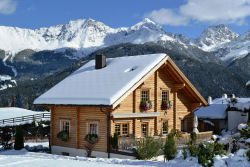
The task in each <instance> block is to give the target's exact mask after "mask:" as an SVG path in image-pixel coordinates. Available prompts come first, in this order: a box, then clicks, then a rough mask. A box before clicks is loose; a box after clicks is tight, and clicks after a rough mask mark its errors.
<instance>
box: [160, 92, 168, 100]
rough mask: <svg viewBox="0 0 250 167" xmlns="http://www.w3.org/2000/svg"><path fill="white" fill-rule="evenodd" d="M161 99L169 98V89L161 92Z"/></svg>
mask: <svg viewBox="0 0 250 167" xmlns="http://www.w3.org/2000/svg"><path fill="white" fill-rule="evenodd" d="M161 99H162V101H167V100H169V95H168V91H166V90H164V91H162V92H161Z"/></svg>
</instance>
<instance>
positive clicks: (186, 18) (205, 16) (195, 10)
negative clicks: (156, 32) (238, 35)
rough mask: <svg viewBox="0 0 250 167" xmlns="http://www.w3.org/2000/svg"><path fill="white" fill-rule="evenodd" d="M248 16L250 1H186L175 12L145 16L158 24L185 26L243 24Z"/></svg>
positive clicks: (157, 12)
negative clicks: (200, 23)
mask: <svg viewBox="0 0 250 167" xmlns="http://www.w3.org/2000/svg"><path fill="white" fill-rule="evenodd" d="M248 16H250V0H187V1H186V3H185V4H183V5H181V6H180V7H179V8H178V9H177V10H176V12H175V11H174V10H172V9H164V8H163V9H160V10H154V11H152V12H150V13H149V14H147V17H149V18H151V19H152V20H154V21H155V22H157V23H159V24H166V25H177V26H178V25H187V24H188V23H189V22H190V21H196V22H203V23H204V22H205V23H224V24H244V23H245V19H246V17H248Z"/></svg>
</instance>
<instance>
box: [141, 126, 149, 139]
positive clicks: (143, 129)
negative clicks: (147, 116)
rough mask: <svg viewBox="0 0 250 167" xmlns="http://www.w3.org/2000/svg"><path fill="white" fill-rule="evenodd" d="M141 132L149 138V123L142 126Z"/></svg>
mask: <svg viewBox="0 0 250 167" xmlns="http://www.w3.org/2000/svg"><path fill="white" fill-rule="evenodd" d="M141 132H142V135H143V136H147V134H148V124H147V123H142V124H141Z"/></svg>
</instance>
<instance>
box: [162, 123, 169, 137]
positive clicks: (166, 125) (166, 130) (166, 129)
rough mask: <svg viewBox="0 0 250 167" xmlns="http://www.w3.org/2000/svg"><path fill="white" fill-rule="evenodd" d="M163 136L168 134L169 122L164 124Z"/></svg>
mask: <svg viewBox="0 0 250 167" xmlns="http://www.w3.org/2000/svg"><path fill="white" fill-rule="evenodd" d="M162 134H163V135H165V134H168V122H167V121H165V122H163V123H162Z"/></svg>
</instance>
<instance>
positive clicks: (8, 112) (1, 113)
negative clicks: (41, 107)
mask: <svg viewBox="0 0 250 167" xmlns="http://www.w3.org/2000/svg"><path fill="white" fill-rule="evenodd" d="M41 113H44V112H39V111H31V110H27V109H24V108H17V107H4V108H0V120H2V119H9V118H15V117H22V116H27V115H34V114H41Z"/></svg>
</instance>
